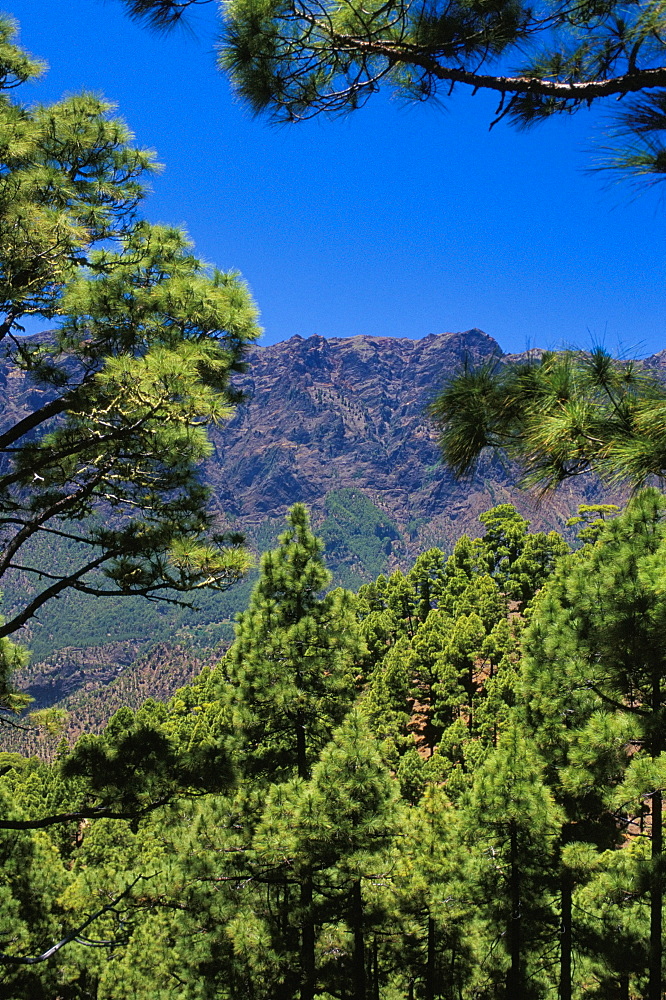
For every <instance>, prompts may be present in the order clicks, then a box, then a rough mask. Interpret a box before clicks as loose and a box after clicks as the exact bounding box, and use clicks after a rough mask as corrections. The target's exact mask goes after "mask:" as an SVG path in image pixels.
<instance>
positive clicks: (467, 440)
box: [431, 348, 666, 491]
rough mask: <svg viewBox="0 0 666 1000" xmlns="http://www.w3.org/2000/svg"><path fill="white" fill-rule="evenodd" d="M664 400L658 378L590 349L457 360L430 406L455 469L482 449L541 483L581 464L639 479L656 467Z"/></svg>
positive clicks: (577, 470) (660, 459)
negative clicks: (475, 364) (458, 368)
mask: <svg viewBox="0 0 666 1000" xmlns="http://www.w3.org/2000/svg"><path fill="white" fill-rule="evenodd" d="M665 401H666V390H665V389H664V387H663V385H662V384H661V383H660V382H659V381H658V380H657V379H656V378H654V377H652V376H651V375H649V374H648V373H647V372H645V371H643V370H641V367H640V365H639V364H637V363H632V362H618V361H615V360H614V359H613V358H611V357H610V355H608V354H607V353H606V352H605V351H604V350H602V349H601V348H595V349H594V350H593V351H591V352H590V353H589V354H588V353H584V352H582V351H564V352H560V353H550V352H546V353H544V354H542V355H541V357H540V358H536V357H535V358H533V359H531V360H529V361H527V362H525V363H522V364H518V365H506V364H502V363H501V362H500V361H495V362H490V363H489V364H487V365H484V366H482V367H480V368H478V369H471V368H466V369H465V370H464V371H462V372H460V373H458V374H457V375H456V376H454V377H453V379H451V380H450V381H449V383H448V384H447V385H446V386H445V388H444V390H443V392H442V393H441V394H440V395H439V396H438V398H437V399H436V400H435V402H434V403H433V405H432V408H431V414H432V417H433V419H434V421H435V423H436V424H437V426H438V427H439V429H440V432H441V436H440V442H441V446H442V452H443V455H444V459H445V461H446V462H447V463H448V464H449V465H450V466H451V468H452V469H453V471H454V472H455V473H456V474H457V475H465V474H467V473H468V472H470V471H471V470H472V468H473V467H474V466H475V464H476V462H477V460H478V458H479V456H480V455H481V453H482V452H483V451H484V450H485V449H486V448H490V449H494V450H499V451H501V452H503V453H505V454H506V455H507V456H508V458H509V459H511V460H512V461H515V462H517V463H518V465H519V467H520V469H521V471H522V482H523V483H524V484H525V485H526V486H528V487H538V488H539V489H541V490H542V491H546V490H549V489H552V488H554V487H556V486H557V485H558V484H559V483H562V482H563V481H564V480H565V479H567V478H568V477H570V476H574V475H579V474H581V473H585V472H588V471H594V472H596V473H597V474H599V475H600V476H601V477H602V478H603V479H604V480H605V481H607V482H609V483H618V482H622V481H624V480H626V481H628V482H630V483H631V484H632V485H634V486H640V485H643V484H644V483H645V482H646V481H648V480H649V478H650V477H651V476H655V475H656V476H661V475H662V474H663V471H664V468H666V465H665V462H666V451H665V445H666V442H665V440H664V432H663V409H664V402H665Z"/></svg>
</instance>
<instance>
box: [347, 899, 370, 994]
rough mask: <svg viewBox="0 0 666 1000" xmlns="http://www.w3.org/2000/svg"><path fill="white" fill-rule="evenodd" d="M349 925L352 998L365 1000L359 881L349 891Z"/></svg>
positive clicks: (361, 901)
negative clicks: (351, 950) (350, 933)
mask: <svg viewBox="0 0 666 1000" xmlns="http://www.w3.org/2000/svg"><path fill="white" fill-rule="evenodd" d="M350 902H351V906H350V912H349V924H350V928H351V931H352V934H353V936H354V950H353V954H352V996H353V998H354V1000H367V992H366V975H365V937H364V934H363V896H362V893H361V880H360V879H357V880H356V881H355V882H354V885H353V888H352V891H351V901H350Z"/></svg>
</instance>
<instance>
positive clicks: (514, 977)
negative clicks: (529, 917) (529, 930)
mask: <svg viewBox="0 0 666 1000" xmlns="http://www.w3.org/2000/svg"><path fill="white" fill-rule="evenodd" d="M509 894H510V900H511V916H510V918H509V927H508V931H509V933H508V938H509V958H510V960H511V964H510V966H509V972H508V974H507V977H506V997H507V1000H523V991H522V982H521V972H520V946H521V941H520V930H521V927H520V870H519V867H518V828H517V825H516V821H515V819H512V820H511V843H510V874H509Z"/></svg>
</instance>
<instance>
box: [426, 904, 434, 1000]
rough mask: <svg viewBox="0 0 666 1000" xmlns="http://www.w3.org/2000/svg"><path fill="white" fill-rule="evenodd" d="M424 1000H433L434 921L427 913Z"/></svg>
mask: <svg viewBox="0 0 666 1000" xmlns="http://www.w3.org/2000/svg"><path fill="white" fill-rule="evenodd" d="M425 1000H435V921H434V920H433V919H432V917H431V916H430V914H428V954H427V959H426V981H425Z"/></svg>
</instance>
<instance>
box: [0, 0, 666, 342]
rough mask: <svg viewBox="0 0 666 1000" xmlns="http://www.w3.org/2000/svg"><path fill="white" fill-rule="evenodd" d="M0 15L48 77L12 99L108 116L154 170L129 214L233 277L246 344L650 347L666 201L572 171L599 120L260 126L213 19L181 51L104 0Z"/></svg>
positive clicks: (661, 337) (27, 6)
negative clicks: (492, 342) (64, 104)
mask: <svg viewBox="0 0 666 1000" xmlns="http://www.w3.org/2000/svg"><path fill="white" fill-rule="evenodd" d="M0 6H2V7H3V8H4V10H6V12H7V13H9V14H11V15H13V16H14V17H15V18H16V19H17V20H18V21H19V22H20V25H21V35H20V40H21V42H22V44H23V45H24V46H25V47H26V48H27V49H29V50H30V51H31V52H32V53H33V54H35V55H38V56H41V57H43V58H45V59H46V60H47V61H48V63H49V65H50V70H49V72H48V74H47V76H46V78H45V79H44V80H43V81H42V82H40V83H38V84H36V85H31V86H26V87H24V88H23V89H22V91H20V92H19V93H22V95H23V100H24V101H27V102H32V101H37V100H40V101H52V100H56V99H57V98H59V97H60V96H61V95H63V94H64V93H75V92H78V91H80V90H83V89H85V90H90V91H94V92H97V93H103V94H105V95H106V96H107V97H108V98H110V99H112V100H113V101H115V102H117V104H118V105H119V109H120V112H121V113H122V115H123V116H124V118H125V119H126V120H127V121H128V123H129V124H130V126H131V127H132V129H133V130H134V132H135V133H136V136H137V140H138V142H139V143H140V144H141V145H143V146H148V147H152V148H154V149H156V150H157V152H158V154H159V158H160V160H161V162H162V163H164V164H165V170H164V172H163V173H162V174H161V175H160V176H158V177H157V178H156V179H155V181H154V183H153V188H154V193H153V195H152V196H151V198H150V200H149V202H148V203H147V206H146V214H147V215H148V216H149V218H150V219H151V220H153V221H156V222H162V221H163V222H171V223H179V224H183V225H184V226H185V227H186V228H187V229H188V231H189V232H190V234H191V236H192V237H193V239H194V241H195V243H196V247H197V250H198V252H199V254H200V255H201V256H202V257H204V258H205V259H206V260H208V261H210V262H212V263H214V264H216V265H218V266H220V267H222V268H224V269H238V270H240V271H241V272H242V273H243V275H244V276H245V278H246V279H247V281H248V283H249V284H250V287H251V288H252V291H253V293H254V295H255V297H256V299H257V301H258V303H259V306H260V308H261V312H262V321H263V325H264V327H265V331H266V333H265V338H264V343H274V342H276V341H279V340H284V339H286V338H288V337H290V336H292V335H293V334H300V335H301V336H304V337H307V336H309V335H310V334H313V333H317V334H321V335H323V336H325V337H345V336H353V335H355V334H359V333H366V334H373V335H376V336H398V337H423V336H426V335H427V334H429V333H442V332H444V331H448V330H465V329H469V328H470V327H473V326H476V327H480V328H481V329H483V330H485V332H486V333H488V334H490V335H491V336H493V337H495V339H496V340H498V341H499V343H500V345H501V347H502V348H503V349H504V350H505V351H520V350H524V349H525V348H526V347H528V346H532V347H535V346H536V347H538V346H546V347H557V346H560V345H561V344H573V343H575V344H579V345H583V346H587V345H589V344H590V342H591V341H594V342H603V343H605V344H606V346H607V347H608V348H609V349H611V350H614V351H616V350H618V348H619V349H620V350H622V351H623V352H624V353H625V354H634V355H640V354H646V353H651V352H653V351H657V350H661V349H662V348H665V347H666V335H665V334H666V308H665V303H664V286H665V284H666V283H665V281H664V278H665V274H664V271H665V266H666V264H665V254H664V251H665V249H666V229H665V226H664V222H665V218H666V201H665V200H664V197H663V194H662V190H661V189H660V187H659V186H657V187H655V188H652V189H650V190H647V191H646V193H644V194H641V195H640V196H638V197H636V195H635V193H634V192H633V191H632V189H631V188H630V187H629V186H628V185H617V184H612V185H610V186H609V184H608V181H607V179H604V178H603V177H601V176H600V175H599V174H591V173H589V172H588V168H589V166H590V164H591V163H592V162H593V161H594V157H595V153H594V149H593V139H592V136H593V133H594V126H595V122H596V124H597V125H598V118H599V116H597V115H593V114H592V113H590V112H583V113H581V114H580V115H579V116H578V117H576V118H574V119H565V120H559V121H557V122H553V123H548V124H547V125H545V126H542V127H540V128H539V129H537V130H536V131H533V132H530V133H527V134H524V133H517V132H515V131H513V130H511V129H510V128H509V126H505V125H503V124H501V125H499V126H498V127H496V128H495V129H493V130H492V131H491V132H489V131H488V123H489V121H490V120H491V119H492V116H493V111H494V106H495V99H494V98H492V97H491V96H486V95H481V94H479V95H477V96H476V97H474V98H472V97H471V96H469V95H465V94H463V93H461V94H460V95H459V96H458V97H456V98H455V99H454V100H453V101H452V102H450V104H448V105H447V107H446V109H445V110H441V109H439V108H436V107H435V106H432V105H420V106H417V107H404V106H401V105H399V104H397V103H396V102H392V101H390V100H388V98H386V97H384V96H380V97H379V98H376V99H375V100H372V101H371V102H370V103H369V105H367V106H366V107H365V108H364V109H362V110H360V111H358V112H356V113H355V114H354V115H352V116H350V117H348V118H346V119H344V120H338V121H334V122H331V121H327V120H324V119H316V120H313V121H310V122H307V123H303V124H300V125H293V126H285V127H282V128H279V129H276V128H275V127H271V126H269V125H267V124H266V122H264V121H262V120H260V119H253V118H251V117H250V115H249V114H248V112H247V111H246V110H245V108H244V107H242V106H241V105H240V104H239V103H238V102H237V101H236V100H235V99H234V97H233V95H232V94H231V92H230V88H229V85H228V83H227V81H226V80H225V79H224V78H223V77H222V76H221V75H220V74H219V73H218V72H217V70H216V68H215V65H214V42H215V31H216V13H215V9H214V5H210V7H205V8H202V9H201V10H200V11H199V12H197V13H196V15H195V16H194V17H193V24H194V27H195V35H194V36H191V35H188V34H185V33H183V32H180V31H179V32H176V33H175V34H172V35H170V36H166V37H165V36H159V35H155V34H152V33H151V32H149V31H148V30H147V29H145V28H142V27H139V26H137V25H136V24H133V23H132V22H130V21H129V19H128V18H127V17H126V16H125V14H124V12H123V8H122V6H121V5H120V4H119V3H118V2H117V0H5V3H4V4H0ZM598 135H599V132H598V131H597V136H598ZM664 191H665V192H666V188H665V189H664Z"/></svg>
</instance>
